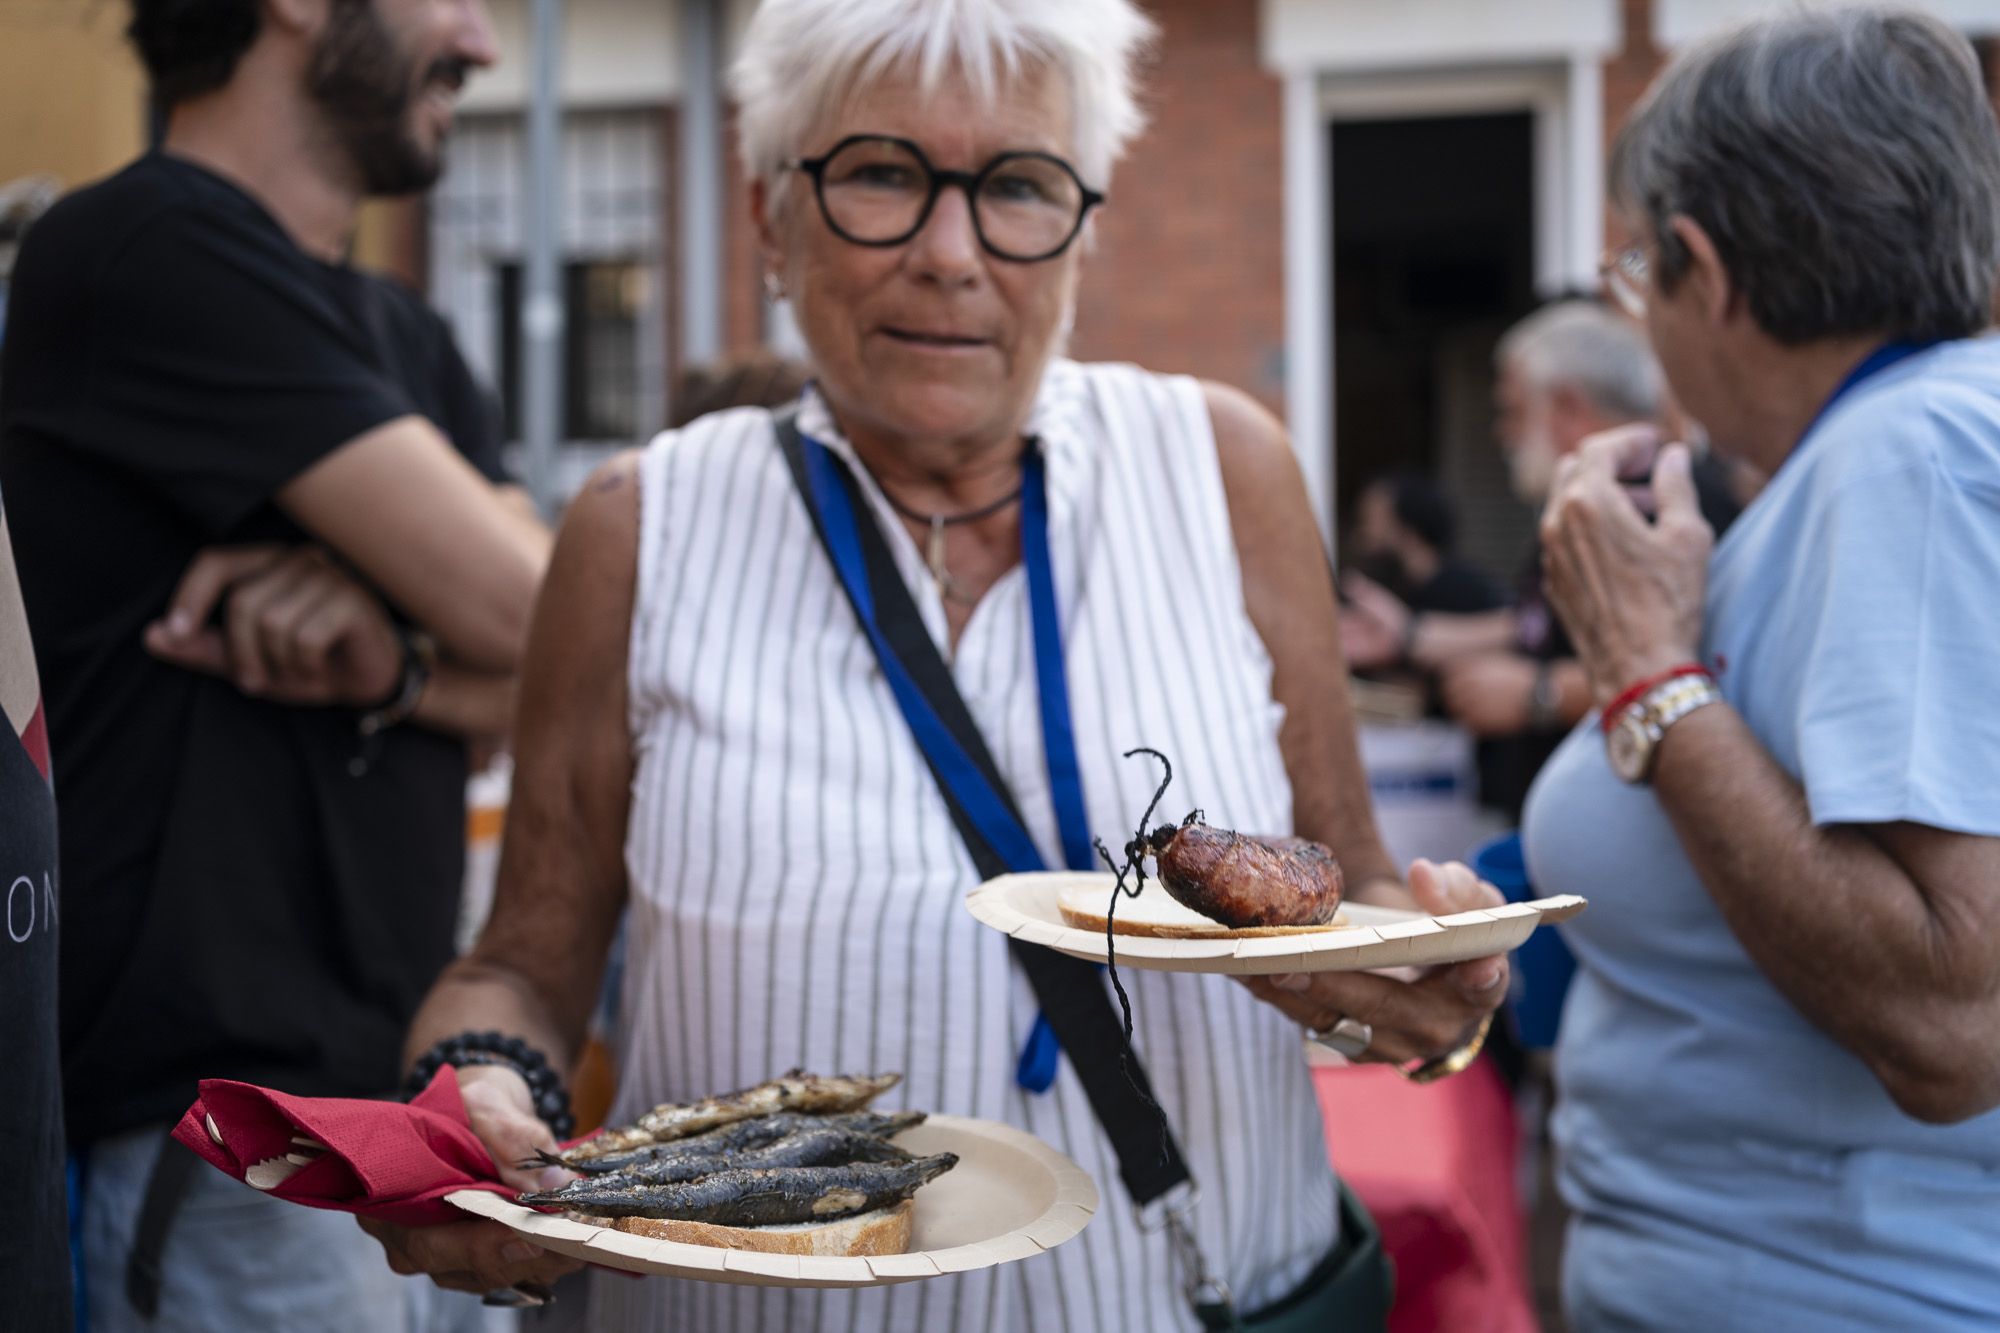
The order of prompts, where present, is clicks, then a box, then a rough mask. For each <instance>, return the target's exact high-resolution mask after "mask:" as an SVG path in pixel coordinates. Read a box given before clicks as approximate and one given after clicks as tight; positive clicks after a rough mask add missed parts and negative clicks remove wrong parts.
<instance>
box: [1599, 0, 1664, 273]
mask: <svg viewBox="0 0 2000 1333" xmlns="http://www.w3.org/2000/svg"><path fill="white" fill-rule="evenodd" d="M1624 4H1625V46H1624V49H1623V50H1621V51H1619V52H1618V53H1617V54H1616V55H1614V56H1612V57H1611V58H1610V59H1609V60H1607V61H1605V62H1604V152H1605V156H1606V158H1607V160H1608V159H1609V157H1610V154H1611V145H1612V143H1613V142H1615V141H1616V139H1617V138H1618V131H1619V130H1620V129H1621V128H1623V127H1624V124H1625V119H1626V117H1627V116H1629V115H1631V114H1632V108H1633V107H1634V106H1636V105H1638V102H1639V99H1640V97H1642V96H1643V95H1644V94H1645V91H1646V88H1647V85H1649V84H1651V83H1652V81H1653V76H1654V75H1656V74H1658V73H1659V72H1660V69H1661V67H1662V66H1664V65H1665V64H1666V63H1667V58H1666V55H1665V53H1663V52H1662V51H1661V50H1660V49H1659V48H1658V47H1657V46H1655V45H1653V4H1652V0H1624ZM1604 232H1605V243H1606V245H1607V246H1608V247H1611V248H1616V247H1618V246H1621V245H1624V244H1625V243H1626V242H1627V241H1628V240H1629V239H1630V238H1629V237H1627V236H1625V235H1624V234H1623V231H1622V230H1621V228H1620V227H1619V225H1618V218H1617V217H1616V215H1615V214H1614V213H1613V212H1612V210H1611V208H1610V206H1609V204H1608V203H1607V205H1606V207H1605V210H1604Z"/></svg>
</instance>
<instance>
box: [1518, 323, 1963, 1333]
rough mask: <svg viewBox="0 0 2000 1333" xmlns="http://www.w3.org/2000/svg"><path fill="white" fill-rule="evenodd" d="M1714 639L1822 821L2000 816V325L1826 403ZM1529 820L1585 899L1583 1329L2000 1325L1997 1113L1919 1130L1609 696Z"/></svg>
mask: <svg viewBox="0 0 2000 1333" xmlns="http://www.w3.org/2000/svg"><path fill="white" fill-rule="evenodd" d="M1702 656H1703V660H1704V661H1705V662H1707V663H1708V665H1709V666H1710V668H1711V669H1712V670H1714V671H1715V673H1716V676H1717V679H1718V680H1719V682H1720V684H1721V687H1722V692H1723V694H1724V695H1725V696H1726V697H1727V698H1728V700H1729V702H1730V704H1732V705H1733V706H1734V707H1735V708H1736V709H1737V711H1738V712H1740V713H1741V714H1742V715H1743V717H1744V719H1745V720H1746V721H1747V722H1748V724H1749V726H1750V728H1751V730H1752V731H1754V732H1755V733H1756V734H1757V737H1758V739H1760V740H1761V741H1762V742H1763V744H1764V747H1765V748H1766V749H1767V750H1769V751H1770V753H1771V755H1772V756H1773V758H1775V759H1776V760H1777V762H1778V764H1779V765H1780V766H1781V767H1783V768H1784V770H1785V771H1786V772H1788V773H1790V774H1791V775H1792V776H1793V777H1794V778H1795V779H1797V780H1798V781H1799V782H1800V783H1801V784H1802V785H1803V787H1804V788H1805V792H1806V797H1807V800H1808V803H1809V805H1810V807H1811V810H1812V817H1813V821H1814V822H1815V823H1816V824H1822V825H1824V824H1843V823H1881V822H1887V821H1892V820H1913V821H1916V822H1918V823H1922V824H1928V825H1932V826H1934V827H1937V828H1944V829H1953V830H1957V831H1960V832H1966V833H1975V834H1981V835H1987V836H2000V695H1996V690H1995V687H1996V686H2000V338H1995V337H1986V338H1980V339H1972V340H1966V341H1960V342H1952V343H1946V344H1942V345H1940V346H1938V347H1936V348H1933V349H1931V350H1929V351H1926V352H1923V353H1920V354H1918V355H1916V356H1914V357H1910V358H1908V359H1906V360H1904V361H1901V362H1899V363H1897V364H1895V365H1894V366H1892V367H1890V368H1889V369H1887V370H1884V371H1882V372H1880V373H1878V374H1876V375H1874V376H1872V377H1870V378H1868V379H1866V380H1863V381H1862V382H1861V383H1860V384H1859V385H1857V386H1856V387H1855V388H1854V389H1853V390H1852V391H1851V392H1849V393H1847V394H1845V395H1843V396H1842V397H1841V398H1840V399H1838V400H1837V401H1836V402H1835V403H1834V405H1833V406H1832V408H1831V409H1830V410H1829V411H1828V412H1827V414H1826V415H1825V417H1824V418H1822V420H1821V421H1820V422H1819V423H1818V425H1817V426H1816V427H1815V428H1814V429H1813V430H1812V431H1811V433H1810V434H1809V435H1808V437H1807V438H1806V440H1805V442H1804V443H1803V444H1802V445H1801V446H1800V447H1799V449H1798V450H1796V451H1795V452H1794V453H1793V454H1792V456H1791V457H1790V458H1789V459H1787V460H1786V462H1785V464H1784V466H1783V467H1781V468H1780V469H1779V471H1778V474H1777V475H1776V476H1775V477H1774V478H1772V480H1771V484H1770V485H1769V486H1768V487H1767V488H1766V489H1765V490H1764V492H1763V493H1762V494H1761V495H1760V496H1758V498H1757V499H1756V500H1755V501H1754V502H1753V503H1752V504H1751V505H1750V506H1749V508H1747V509H1746V510H1745V511H1744V512H1743V515H1742V517H1741V518H1740V519H1738V520H1737V522H1736V525H1735V526H1734V527H1733V528H1731V529H1730V531H1729V532H1728V534H1727V535H1726V536H1725V537H1724V539H1723V540H1722V542H1721V543H1720V544H1719V546H1718V547H1717V549H1716V552H1715V556H1714V559H1713V562H1712V564H1711V566H1710V571H1709V587H1708V605H1707V622H1706V626H1705V638H1704V642H1703V645H1702ZM1524 825H1525V837H1526V842H1527V853H1528V866H1529V871H1530V874H1531V876H1532V877H1533V880H1534V883H1535V887H1536V889H1537V890H1538V891H1540V892H1542V893H1578V894H1583V895H1585V896H1586V897H1588V898H1589V899H1590V900H1591V905H1590V909H1589V910H1588V911H1586V912H1585V913H1584V914H1583V915H1582V916H1580V917H1578V918H1577V919H1576V920H1575V921H1573V922H1571V923H1570V924H1569V925H1568V926H1567V927H1565V935H1566V937H1567V938H1568V940H1569V943H1570V945H1571V947H1572V948H1573V949H1574V950H1575V952H1576V955H1577V960H1578V963H1579V969H1578V972H1577V977H1576V980H1575V983H1574V984H1573V987H1572V989H1571V991H1570V995H1569V1001H1568V1006H1567V1009H1566V1011H1565V1014H1564V1017H1563V1027H1562V1033H1561V1037H1560V1039H1559V1042H1558V1047H1557V1079H1558V1094H1559V1099H1560V1100H1559V1104H1558V1109H1557V1112H1556V1117H1555V1131H1556V1136H1557V1142H1558V1146H1559V1148H1560V1151H1561V1154H1562V1174H1561V1180H1562V1186H1563V1190H1564V1193H1565V1195H1566V1196H1567V1197H1568V1198H1569V1200H1570V1202H1571V1204H1572V1206H1573V1207H1574V1208H1576V1209H1577V1212H1578V1222H1577V1226H1576V1228H1575V1230H1574V1232H1573V1243H1572V1250H1571V1252H1570V1255H1569V1257H1568V1264H1569V1272H1568V1274H1567V1277H1566V1288H1567V1293H1566V1294H1567V1298H1568V1299H1569V1300H1570V1302H1571V1303H1572V1307H1573V1313H1574V1314H1577V1315H1578V1316H1580V1318H1581V1321H1582V1323H1583V1324H1584V1326H1586V1327H1590V1328H1592V1329H1597V1328H1622V1327H1630V1328H1653V1329H1694V1328H1700V1329H1703V1330H1704V1333H1709V1331H1714V1330H1724V1329H1738V1328H1742V1329H1751V1328H1754V1329H1758V1330H1760V1333H1761V1331H1762V1330H1765V1329H1791V1328H1801V1329H1806V1328H1810V1329H1828V1328H1830V1329H1869V1330H1875V1329H1919V1328H1922V1329H1929V1328H1948V1329H1955V1328H1968V1329H1969V1328H1981V1329H1993V1328H2000V1112H1989V1113H1987V1114H1985V1115H1982V1116H1979V1117H1976V1118H1974V1119H1972V1120H1969V1121H1965V1122H1962V1123H1960V1124H1956V1125H1948V1126H1937V1125H1926V1124H1923V1123H1921V1122H1919V1121H1917V1120H1914V1119H1912V1118H1910V1117H1909V1116H1907V1115H1905V1114H1903V1112H1901V1111H1900V1110H1898V1109H1897V1108H1896V1105H1895V1103H1894V1102H1893V1101H1891V1100H1890V1098H1889V1096H1888V1094H1887V1093H1886V1092H1885V1091H1884V1090H1883V1088H1882V1086H1881V1084H1880V1083H1878V1082H1877V1081H1876V1080H1875V1078H1874V1077H1873V1076H1872V1075H1871V1074H1870V1073H1869V1072H1868V1070H1867V1068H1866V1067H1865V1066H1864V1065H1863V1064H1862V1062H1861V1061H1860V1060H1859V1059H1857V1058H1856V1057H1855V1056H1853V1055H1852V1054H1850V1053H1848V1052H1847V1051H1846V1050H1845V1049H1843V1048H1842V1047H1840V1046H1838V1045H1836V1044H1835V1043H1834V1042H1833V1041H1832V1040H1830V1039H1829V1038H1828V1037H1826V1036H1825V1035H1824V1034H1823V1033H1821V1032H1819V1031H1818V1030H1817V1029H1815V1028H1814V1027H1812V1026H1811V1025H1810V1024H1809V1023H1808V1022H1807V1021H1806V1020H1805V1018H1804V1017H1803V1016H1801V1015H1800V1014H1799V1012H1798V1011H1797V1010H1796V1009H1794V1008H1793V1007H1792V1005H1791V1004H1790V1003H1789V1002H1788V1001H1787V1000H1786V999H1785V998H1784V996H1783V995H1781V994H1780V993H1779V992H1778V990H1777V989H1776V988H1775V987H1773V986H1772V985H1771V984H1770V982H1768V981H1767V980H1766V979H1765V977H1764V975H1763V974H1762V973H1761V972H1759V971H1758V969H1757V966H1756V965H1755V964H1754V963H1753V962H1751V960H1750V958H1749V957H1748V955H1746V954H1745V952H1744V950H1743V947H1742V946H1741V945H1740V944H1739V943H1738V942H1737V939H1736V937H1735V935H1734V934H1733V933H1732V932H1731V931H1730V928H1729V926H1728V925H1727V924H1726V923H1725V922H1724V920H1723V918H1722V915H1721V913H1720V912H1719V911H1718V910H1717V908H1716V906H1715V904H1714V901H1713V900H1712V899H1711V898H1710V896H1709V894H1708V892H1707V891H1706V890H1705V889H1704V888H1703V886H1702V884H1701V881H1700V880H1699V878H1698V877H1697V876H1696V875H1695V873H1694V869H1693V867H1692V866H1691V865H1690V864H1689V862H1688V859H1687V857H1686V855H1685V854H1684V853H1683V852H1682V850H1681V848H1680V844H1679V843H1678V842H1677V841H1676V839H1675V837H1674V832H1673V828H1672V826H1671V825H1670V824H1669V823H1668V821H1667V818H1666V816H1665V814H1664V813H1663V812H1662V810H1661V809H1660V807H1659V805H1658V803H1657V802H1656V801H1655V799H1654V797H1653V794H1652V793H1651V792H1650V791H1649V790H1646V789H1643V788H1634V787H1628V786H1626V785H1625V784H1623V783H1621V782H1619V781H1618V779H1617V778H1616V777H1615V776H1613V774H1612V772H1611V769H1610V766H1609V764H1608V763H1607V762H1606V760H1605V756H1604V747H1603V738H1602V734H1601V733H1600V732H1599V730H1598V728H1597V725H1596V718H1595V717H1592V718H1589V719H1586V720H1585V722H1584V723H1583V724H1582V725H1581V726H1580V727H1579V728H1578V729H1577V731H1576V732H1575V733H1574V734H1572V735H1571V736H1570V737H1569V738H1568V739H1567V740H1566V741H1565V742H1564V743H1563V745H1562V747H1561V748H1560V749H1559V750H1558V751H1557V752H1556V754H1555V756H1554V757H1553V758H1552V759H1551V760H1550V761H1549V763H1548V766H1547V767H1546V768H1544V769H1543V771H1542V774H1541V776H1540V778H1539V779H1538V780H1537V782H1536V783H1535V786H1534V789H1533V791H1532V792H1531V793H1530V796H1529V799H1528V805H1527V812H1526V816H1525V819H1524ZM1992 890H1993V892H1995V893H2000V884H1995V885H1993V886H1992ZM1808 891H1809V890H1808ZM1993 1040H1995V1041H2000V1032H1996V1033H1994V1034H1993Z"/></svg>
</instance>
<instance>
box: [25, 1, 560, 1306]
mask: <svg viewBox="0 0 2000 1333" xmlns="http://www.w3.org/2000/svg"><path fill="white" fill-rule="evenodd" d="M130 33H131V37H132V39H133V42H134V44H135V46H136V47H137V49H138V52H139V55H140V58H141V60H142V61H143V62H144V64H145V66H146V70H147V73H148V75H149V76H150V79H151V84H152V93H153V97H154V100H155V102H156V104H157V106H158V107H159V108H160V110H161V111H162V113H163V115H164V139H163V141H162V142H161V144H160V145H159V146H158V148H157V149H155V150H153V151H150V152H148V153H147V154H145V155H144V156H143V157H141V158H140V159H139V160H138V161H136V162H134V163H132V164H131V165H130V166H128V167H126V168H125V169H124V170H122V171H120V172H118V173H117V174H116V175H114V176H112V177H111V178H109V179H108V180H106V181H104V182H102V183H100V184H97V185H94V186H91V187H89V188H87V189H84V190H81V191H79V192H77V193H76V194H73V195H71V196H69V197H68V198H67V199H65V200H63V201H62V202H60V203H58V204H57V205H56V206H55V207H54V208H53V209H51V210H50V211H49V212H48V213H47V214H45V215H44V216H43V217H42V219H41V220H40V221H39V222H38V223H36V224H35V226H34V227H33V228H32V230H31V231H30V232H29V234H28V237H27V239H26V241H25V242H24V244H23V246H22V249H21V254H20V258H19V262H18V264H17V265H16V268H15V273H14V285H13V292H12V299H11V309H10V314H9V321H8V327H7V330H6V342H5V349H4V354H0V485H4V487H5V490H6V495H7V499H8V502H9V514H10V517H11V521H12V529H13V549H14V553H15V555H16V557H17V561H18V564H19V569H20V576H21V585H22V590H23V593H24V595H25V599H26V607H27V614H28V620H29V623H30V625H31V627H32V629H33V630H34V634H35V639H36V642H37V644H38V645H39V646H40V648H41V650H42V654H43V656H42V666H43V673H42V674H43V679H44V681H45V682H46V684H47V688H48V695H47V701H48V730H49V735H50V738H51V740H52V742H53V748H54V750H55V752H56V753H57V754H59V755H61V756H62V768H61V771H60V772H59V774H58V775H57V777H58V784H57V794H58V797H59V799H60V802H61V806H62V826H61V832H62V845H61V872H62V882H63V888H64V891H65V894H66V901H67V903H68V904H69V906H70V908H71V911H70V913H69V916H68V919H67V920H66V922H65V923H64V925H65V929H64V931H63V938H62V1014H61V1018H62V1046H63V1077H64V1094H65V1097H64V1101H65V1110H66V1113H67V1120H68V1128H69V1137H70V1144H71V1148H72V1150H73V1151H74V1152H76V1153H77V1154H78V1157H79V1159H80V1162H81V1167H82V1195H81V1204H80V1208H81V1232H82V1251H83V1260H84V1283H85V1288H86V1294H87V1296H88V1298H89V1307H90V1315H91V1320H92V1324H93V1326H94V1327H95V1328H97V1329H121V1328H128V1327H141V1326H143V1327H146V1328H151V1329H196V1328H216V1329H223V1328H228V1329H236V1328H259V1327H265V1328H278V1327H283V1328H287V1329H336V1328H339V1329H348V1328H359V1327H366V1328H370V1329H399V1328H403V1327H405V1326H406V1324H405V1307H406V1305H409V1304H411V1303H412V1302H421V1303H428V1301H429V1299H430V1297H429V1292H428V1288H427V1287H426V1286H423V1285H421V1284H414V1283H400V1282H398V1281H397V1280H395V1279H394V1278H393V1277H392V1276H389V1275H386V1274H384V1272H383V1270H382V1266H381V1263H380V1261H379V1259H378V1258H376V1257H375V1256H374V1254H373V1253H372V1250H373V1247H372V1245H370V1244H369V1243H368V1242H367V1241H366V1239H365V1238H363V1237H358V1236H357V1235H356V1234H355V1231H354V1228H353V1226H352V1225H351V1224H350V1223H348V1222H347V1220H346V1219H345V1218H342V1217H339V1216H337V1215H333V1214H322V1213H318V1212H315V1211H312V1210H309V1209H304V1208H299V1207H296V1206H294V1205H290V1204H286V1203H282V1202H279V1201H276V1200H273V1199H270V1198H268V1197H266V1196H264V1195H262V1194H260V1193H258V1192H257V1191H255V1190H253V1189H250V1188H248V1187H246V1186H243V1185H241V1184H238V1183H237V1182H235V1181H232V1180H229V1179H227V1178H226V1177H224V1176H222V1175H220V1174H219V1173H217V1172H214V1171H210V1170H207V1169H205V1168H201V1167H200V1166H199V1164H198V1162H197V1159H195V1158H194V1157H193V1155H192V1154H190V1153H188V1152H186V1151H185V1150H184V1149H182V1148H180V1147H179V1145H175V1144H170V1143H169V1141H168V1139H167V1137H166V1131H167V1129H168V1127H169V1126H171V1125H172V1124H173V1122H174V1121H175V1120H176V1119H177V1118H178V1117H179V1116H180V1114H181V1113H182V1112H183V1111H184V1110H186V1108H187V1106H188V1104H189V1103H190V1102H191V1101H192V1100H193V1097H194V1094H195V1084H196V1081H197V1080H198V1079H201V1078H211V1077H213V1078H234V1079H242V1080H246V1081H249V1082H253V1083H258V1084H262V1085H266V1086H271V1087H275V1088H280V1089H283V1090H286V1091H289V1092H293V1093H302V1094H312V1095H346V1096H371V1095H382V1094H387V1093H389V1092H391V1091H393V1090H394V1089H395V1087H396V1085H397V1082H398V1078H399V1074H400V1066H399V1060H398V1052H399V1048H400V1045H401V1038H402V1033H403V1031H404V1030H405V1029H406V1027H407V1025H408V1022H409V1019H410V1016H411V1015H412V1014H413V1013H414V1012H415V1009H416V1006H417V1003H418V1001H419V1000H420V999H421V997H422V995H423V993H424V991H425V989H426V988H427V987H428V986H429V985H430V983H431V982H432V980H433V979H434V978H435V977H436V975H437V973H438V972H439V970H440V969H441V968H442V967H443V966H444V964H445V963H446V961H447V960H448V959H449V958H450V956H451V945H452V928H453V923H454V917H455V913H456V907H457V903H458V896H459V889H460V882H461V875H462V866H463V860H464V848H465V843H464V838H465V782H466V767H467V759H466V755H467V741H468V739H484V738H489V737H492V736H494V735H497V734H499V733H501V732H504V731H505V730H506V728H507V727H508V724H509V718H510V713H511V706H512V697H513V675H514V671H515V669H516V666H517V664H518V662H519V659H520V654H521V648H522V643H523V640H524V638H525V635H526V627H527V621H528V614H529V607H530V603H531V601H532V599H533V596H534V590H535V587H536V584H537V581H538V579H539V577H540V574H541V570H542V567H543V564H544V563H545V560H546V555H547V547H548V538H547V534H546V533H545V531H544V530H543V529H542V528H541V526H540V525H539V523H537V522H536V521H535V520H534V519H533V518H532V517H531V516H530V515H529V514H528V513H527V511H526V508H525V506H524V505H523V504H522V503H521V501H520V499H519V497H518V496H509V495H508V494H506V493H503V488H502V487H501V485H500V484H499V483H500V482H501V480H502V478H501V474H500V472H499V468H498V461H497V451H498V445H499V439H498V431H497V427H496V415H495V413H494V411H493V408H492V404H491V401H490V398H489V395H487V394H486V393H485V392H484V391H483V390H482V389H481V388H480V387H479V386H478V385H476V384H475V383H474V381H473V379H472V377H471V375H470V374H469V373H468V372H467V369H466V367H465V364H464V362H463V361H462V360H461V359H460V357H459V354H458V352H457V350H456V348H455V347H454V346H453V344H452V340H451V337H450V334H449V333H448V331H447V330H446V328H445V326H444V324H443V322H442V321H441V320H440V319H439V318H438V317H437V316H436V315H435V314H433V313H432V312H431V311H430V310H429V309H428V308H427V307H426V306H425V305H424V304H423V303H422V301H421V300H419V299H418V298H417V297H416V296H415V295H414V294H412V293H411V292H409V291H407V290H405V289H403V288H402V287H400V286H398V285H396V284H394V283H391V282H389V281H387V280H384V279H381V278H378V277H375V276H371V275H369V274H365V273H362V272H360V271H357V270H356V269H354V268H353V267H351V266H350V265H349V264H348V262H347V258H346V255H347V250H348V246H349V242H350V238H351V235H352V233H353V229H354V225H355V216H356V210H357V209H358V207H359V206H360V204H361V201H362V200H363V199H364V198H365V197H367V196H370V195H378V194H406V193H410V192H412V191H417V190H422V189H424V188H426V187H428V186H429V185H430V184H431V183H432V182H433V181H435V180H436V178H437V176H438V173H439V171H440V169H441V164H442V154H443V151H444V144H445V139H446V135H447V133H448V131H449V129H450V126H451V117H452V101H453V99H454V97H455V95H456V93H457V91H458V89H459V87H460V86H461V84H462V83H463V82H464V79H465V77H466V75H467V74H468V73H469V72H471V71H472V70H474V69H476V68H478V67H481V66H484V65H487V64H490V63H491V62H492V61H493V59H494V56H495V51H494V45H493V36H492V32H491V30H490V28H489V26H488V20H487V16H486V13H485V10H484V7H483V4H482V3H480V0H450V2H449V3H440V2H438V0H134V3H133V6H132V21H131V28H130ZM475 1313H476V1310H475Z"/></svg>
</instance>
